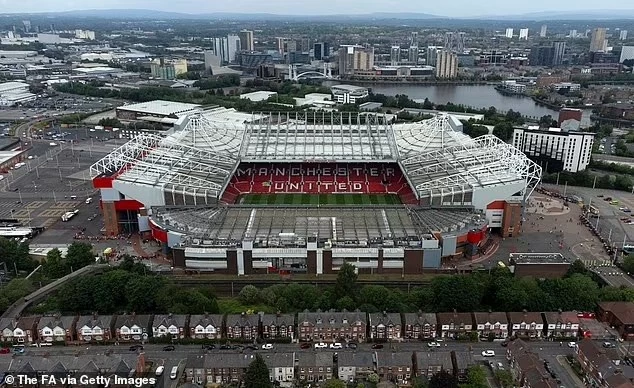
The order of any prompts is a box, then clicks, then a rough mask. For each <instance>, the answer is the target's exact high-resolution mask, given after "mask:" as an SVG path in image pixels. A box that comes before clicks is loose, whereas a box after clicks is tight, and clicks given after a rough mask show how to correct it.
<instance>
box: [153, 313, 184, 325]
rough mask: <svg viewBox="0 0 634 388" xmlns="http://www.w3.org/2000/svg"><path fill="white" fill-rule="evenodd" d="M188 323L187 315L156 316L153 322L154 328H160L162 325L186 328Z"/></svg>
mask: <svg viewBox="0 0 634 388" xmlns="http://www.w3.org/2000/svg"><path fill="white" fill-rule="evenodd" d="M185 322H187V315H181V314H167V315H155V316H154V320H153V321H152V327H159V326H161V325H163V326H165V327H170V326H172V325H174V326H176V327H185Z"/></svg>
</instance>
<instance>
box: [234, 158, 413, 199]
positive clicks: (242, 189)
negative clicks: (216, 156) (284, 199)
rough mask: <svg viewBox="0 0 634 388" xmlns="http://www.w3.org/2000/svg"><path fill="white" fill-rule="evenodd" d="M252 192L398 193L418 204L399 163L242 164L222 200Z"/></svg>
mask: <svg viewBox="0 0 634 388" xmlns="http://www.w3.org/2000/svg"><path fill="white" fill-rule="evenodd" d="M250 193H258V194H281V193H303V194H348V193H357V194H395V195H399V196H400V198H401V201H402V202H403V203H405V204H416V196H415V195H414V192H413V191H412V189H411V187H410V186H409V183H408V182H407V179H406V178H405V175H403V173H402V171H401V169H400V167H399V165H398V164H397V163H356V164H355V163H241V164H240V165H239V166H238V168H237V169H236V171H235V173H234V174H233V177H232V178H231V181H230V182H229V185H228V187H227V188H226V189H225V192H224V194H223V196H222V201H223V202H225V203H234V202H235V201H236V200H237V198H238V197H239V196H240V195H243V194H250Z"/></svg>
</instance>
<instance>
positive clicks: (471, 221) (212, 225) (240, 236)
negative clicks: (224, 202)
mask: <svg viewBox="0 0 634 388" xmlns="http://www.w3.org/2000/svg"><path fill="white" fill-rule="evenodd" d="M152 219H153V220H154V222H156V223H157V224H158V225H159V226H162V227H169V229H170V230H177V231H180V232H182V233H185V234H187V235H188V236H190V237H192V238H197V239H206V240H210V242H209V243H208V245H214V244H215V245H227V244H230V242H231V241H234V242H236V243H237V242H238V241H243V240H253V241H255V242H258V241H265V240H268V245H269V246H271V239H273V240H275V239H277V237H279V236H280V233H281V234H282V236H292V237H293V240H294V241H295V239H297V238H299V239H303V240H304V241H306V240H307V239H309V238H315V239H317V240H319V241H324V240H330V241H332V242H335V243H336V242H337V241H367V242H368V244H372V242H373V241H374V242H377V243H378V242H382V241H384V240H394V241H422V240H426V239H433V237H432V236H431V235H430V233H434V232H439V233H449V232H452V233H453V232H458V231H466V230H468V229H473V228H478V227H481V226H482V223H483V221H484V217H482V216H481V215H479V214H475V213H473V212H472V211H469V210H466V209H453V210H435V209H417V210H411V209H406V208H403V207H402V206H399V207H387V208H379V209H376V208H373V209H372V210H364V209H362V208H355V207H320V208H308V207H242V206H236V207H210V208H205V209H201V208H185V207H180V208H154V214H153V216H152ZM211 241H214V242H213V243H212V242H211Z"/></svg>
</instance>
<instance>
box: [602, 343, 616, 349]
mask: <svg viewBox="0 0 634 388" xmlns="http://www.w3.org/2000/svg"><path fill="white" fill-rule="evenodd" d="M603 347H604V348H616V345H615V344H613V343H612V342H604V343H603Z"/></svg>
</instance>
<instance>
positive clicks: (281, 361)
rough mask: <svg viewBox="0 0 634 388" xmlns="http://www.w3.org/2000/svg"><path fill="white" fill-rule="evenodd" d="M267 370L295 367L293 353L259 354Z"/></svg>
mask: <svg viewBox="0 0 634 388" xmlns="http://www.w3.org/2000/svg"><path fill="white" fill-rule="evenodd" d="M260 355H261V356H262V358H263V359H264V362H266V365H267V366H268V367H269V368H292V367H294V366H295V353H277V352H275V353H261V354H260Z"/></svg>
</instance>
